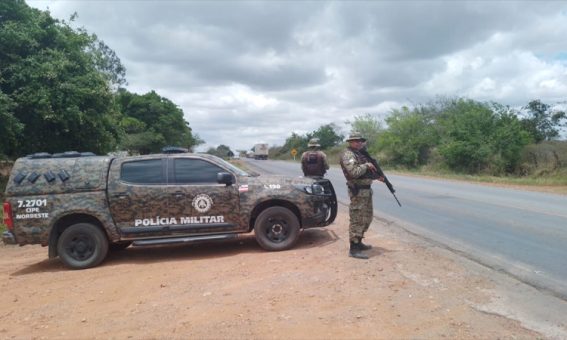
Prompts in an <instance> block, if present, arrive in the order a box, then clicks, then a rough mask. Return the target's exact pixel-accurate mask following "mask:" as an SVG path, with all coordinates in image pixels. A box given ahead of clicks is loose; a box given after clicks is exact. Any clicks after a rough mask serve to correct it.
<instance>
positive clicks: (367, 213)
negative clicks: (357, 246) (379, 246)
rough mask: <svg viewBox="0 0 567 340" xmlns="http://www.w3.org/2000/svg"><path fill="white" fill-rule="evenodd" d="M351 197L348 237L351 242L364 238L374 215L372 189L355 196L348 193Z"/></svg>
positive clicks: (363, 190)
mask: <svg viewBox="0 0 567 340" xmlns="http://www.w3.org/2000/svg"><path fill="white" fill-rule="evenodd" d="M348 194H349V197H350V206H349V218H350V223H349V229H348V236H349V240H350V242H354V241H355V240H357V239H361V238H362V237H364V233H365V232H366V231H367V230H368V227H370V223H372V217H373V215H374V212H373V208H372V189H362V190H359V192H358V195H356V196H354V195H353V194H352V192H351V191H350V190H349V191H348Z"/></svg>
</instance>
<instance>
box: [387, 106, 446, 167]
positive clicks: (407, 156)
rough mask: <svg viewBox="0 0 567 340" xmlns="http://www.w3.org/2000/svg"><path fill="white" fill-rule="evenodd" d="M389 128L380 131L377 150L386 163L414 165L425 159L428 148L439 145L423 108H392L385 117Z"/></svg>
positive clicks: (425, 161)
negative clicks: (387, 161)
mask: <svg viewBox="0 0 567 340" xmlns="http://www.w3.org/2000/svg"><path fill="white" fill-rule="evenodd" d="M386 123H387V124H388V130H386V131H385V132H383V133H381V134H380V140H379V141H378V143H377V149H378V150H380V151H381V152H383V153H384V154H385V155H386V156H387V159H388V160H389V162H392V163H394V164H401V165H403V166H406V167H410V168H415V167H418V166H420V165H424V164H426V163H427V161H428V155H429V151H430V150H431V148H433V147H434V146H435V145H437V144H438V141H439V136H438V134H437V131H436V130H435V128H434V126H433V123H434V120H433V119H432V118H431V116H430V115H429V114H428V113H427V110H425V109H423V108H414V109H412V110H410V109H409V108H408V107H405V106H404V107H402V108H401V109H394V110H392V112H391V113H390V115H389V116H388V117H387V118H386Z"/></svg>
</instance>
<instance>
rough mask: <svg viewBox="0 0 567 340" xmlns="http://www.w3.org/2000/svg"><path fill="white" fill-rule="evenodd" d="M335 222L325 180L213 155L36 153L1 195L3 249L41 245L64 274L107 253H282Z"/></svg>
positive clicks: (332, 195)
mask: <svg viewBox="0 0 567 340" xmlns="http://www.w3.org/2000/svg"><path fill="white" fill-rule="evenodd" d="M336 214H337V200H336V195H335V192H334V189H333V186H332V184H331V182H330V181H328V180H325V179H312V178H303V177H297V178H290V177H284V176H258V175H251V174H249V173H247V172H245V171H243V170H241V169H239V168H237V167H235V166H233V165H232V164H230V163H228V162H226V161H224V160H222V159H220V158H218V157H215V156H211V155H206V154H192V153H162V154H153V155H146V156H133V157H113V156H95V155H93V154H91V153H78V152H65V153H62V154H53V155H51V154H47V153H39V154H33V155H30V156H27V157H23V158H20V159H18V160H17V161H16V162H15V164H14V167H13V168H12V172H11V174H10V178H9V180H8V184H7V186H6V201H5V203H4V224H5V225H6V226H7V229H8V230H7V231H5V232H4V233H3V235H2V239H3V241H4V243H7V244H19V245H26V244H41V245H42V246H48V247H49V248H48V249H49V251H48V254H49V257H50V258H51V257H57V256H58V257H59V258H60V260H61V261H62V262H63V263H64V264H65V265H66V266H67V267H69V268H73V269H83V268H89V267H93V266H96V265H98V264H100V263H101V262H102V261H103V260H104V258H105V257H106V255H107V253H108V251H109V250H119V249H124V248H126V247H128V246H130V245H133V246H150V245H162V244H175V243H192V242H203V241H213V240H226V239H231V238H237V237H239V235H241V234H243V233H249V232H252V231H254V234H255V237H256V240H257V242H258V243H259V244H260V246H261V247H262V248H264V249H266V250H271V251H278V250H285V249H289V248H291V247H293V246H294V244H295V243H296V241H297V240H298V237H299V234H300V231H301V229H306V228H312V227H324V226H327V225H329V224H330V223H332V222H333V221H334V219H335V217H336Z"/></svg>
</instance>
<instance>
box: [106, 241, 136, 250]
mask: <svg viewBox="0 0 567 340" xmlns="http://www.w3.org/2000/svg"><path fill="white" fill-rule="evenodd" d="M131 244H132V241H122V242H117V243H111V244H110V245H109V246H108V249H109V250H110V251H121V250H124V249H126V248H128V247H130V245H131Z"/></svg>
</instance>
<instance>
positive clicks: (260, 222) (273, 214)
mask: <svg viewBox="0 0 567 340" xmlns="http://www.w3.org/2000/svg"><path fill="white" fill-rule="evenodd" d="M254 234H255V236H256V241H258V243H259V244H260V246H261V247H262V248H264V249H266V250H272V251H278V250H286V249H289V248H291V247H293V245H295V243H296V242H297V240H298V238H299V220H298V219H297V216H295V214H294V213H293V212H291V211H290V210H289V209H287V208H284V207H271V208H268V209H266V210H264V211H262V212H261V213H260V215H258V218H257V219H256V222H255V223H254Z"/></svg>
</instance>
